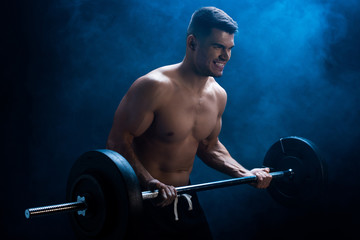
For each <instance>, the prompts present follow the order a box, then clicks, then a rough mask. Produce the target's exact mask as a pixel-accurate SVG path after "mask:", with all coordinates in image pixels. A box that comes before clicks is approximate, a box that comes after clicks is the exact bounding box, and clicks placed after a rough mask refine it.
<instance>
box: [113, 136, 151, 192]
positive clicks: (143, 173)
mask: <svg viewBox="0 0 360 240" xmlns="http://www.w3.org/2000/svg"><path fill="white" fill-rule="evenodd" d="M106 148H107V149H110V150H113V151H116V152H118V153H120V154H121V155H122V156H123V157H124V158H125V159H126V160H127V161H128V162H129V163H130V165H131V166H132V168H133V169H134V171H135V173H136V175H137V177H138V179H139V182H140V185H141V188H142V189H148V186H147V183H148V182H149V181H151V180H153V179H154V178H153V177H152V176H151V174H150V173H149V172H148V171H147V170H146V169H145V167H144V166H143V164H142V163H141V162H140V160H139V158H138V156H137V155H136V153H135V150H134V147H133V146H132V141H118V142H116V143H115V142H114V141H111V140H108V141H107V144H106Z"/></svg>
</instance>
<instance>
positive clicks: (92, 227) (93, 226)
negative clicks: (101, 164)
mask: <svg viewBox="0 0 360 240" xmlns="http://www.w3.org/2000/svg"><path fill="white" fill-rule="evenodd" d="M102 185H103V184H102V183H101V180H100V179H98V178H96V177H95V176H94V175H89V174H82V175H80V176H79V177H78V178H77V179H76V180H75V182H74V183H73V184H72V189H71V191H70V192H71V196H73V198H72V199H71V200H72V201H75V200H76V199H77V196H80V197H85V201H86V204H87V210H86V211H85V216H83V215H79V214H73V215H72V218H73V219H72V221H74V222H76V225H77V226H79V227H78V228H77V229H78V230H79V231H81V233H82V235H86V236H89V237H91V236H98V235H99V234H101V231H102V229H103V228H104V224H105V222H106V214H107V204H106V201H105V195H104V192H103V190H102V187H101V186H102ZM100 206H101V207H100Z"/></svg>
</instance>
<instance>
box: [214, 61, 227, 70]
mask: <svg viewBox="0 0 360 240" xmlns="http://www.w3.org/2000/svg"><path fill="white" fill-rule="evenodd" d="M213 63H214V65H215V68H216V69H217V70H219V71H223V70H224V67H225V62H219V61H214V62H213Z"/></svg>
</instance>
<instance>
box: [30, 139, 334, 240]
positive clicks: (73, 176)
mask: <svg viewBox="0 0 360 240" xmlns="http://www.w3.org/2000/svg"><path fill="white" fill-rule="evenodd" d="M263 165H264V166H266V167H269V168H270V169H271V170H272V172H271V173H270V174H271V175H272V177H273V180H272V181H271V184H270V187H269V188H268V192H269V193H270V195H271V196H272V197H273V198H274V199H275V200H276V201H277V202H279V203H281V204H282V205H284V206H288V207H297V206H301V207H302V206H306V205H311V204H312V203H314V202H316V200H317V199H319V198H320V197H321V196H322V193H323V192H324V189H325V186H326V179H327V174H326V167H325V162H324V160H323V159H322V158H321V156H320V154H319V151H318V149H317V147H316V146H315V145H314V144H313V143H312V142H311V141H309V140H307V139H305V138H301V137H286V138H281V139H280V140H278V141H277V142H275V143H274V144H273V145H272V146H271V147H270V149H269V150H268V151H267V153H266V155H265V158H264V163H263ZM255 181H256V176H249V177H242V178H232V179H226V180H220V181H215V182H208V183H201V184H195V185H189V186H183V187H177V188H176V190H177V192H178V194H182V193H190V192H199V191H205V190H210V189H215V188H222V187H226V186H233V185H239V184H243V183H252V182H255ZM157 195H158V192H157V191H145V192H141V188H140V184H139V182H138V179H137V177H136V174H135V172H134V170H133V169H132V167H131V166H130V164H129V163H128V161H127V160H126V159H125V158H123V157H122V156H121V155H120V154H118V153H117V152H114V151H111V150H108V149H102V150H95V151H89V152H86V153H84V154H82V155H81V156H80V157H79V158H78V159H77V160H76V161H75V163H74V165H73V166H72V168H71V171H70V174H69V177H68V182H67V188H66V201H67V203H64V204H58V205H51V206H46V207H39V208H29V209H26V211H25V212H26V213H25V215H26V218H32V217H34V216H46V215H52V214H55V213H60V212H68V213H69V217H70V221H71V225H72V228H73V230H74V232H75V234H76V235H77V236H78V238H79V239H123V238H124V236H125V235H127V234H128V232H130V231H131V230H132V229H133V228H134V227H135V226H136V222H137V220H138V218H139V216H140V215H141V211H142V202H143V200H146V199H153V198H156V197H157Z"/></svg>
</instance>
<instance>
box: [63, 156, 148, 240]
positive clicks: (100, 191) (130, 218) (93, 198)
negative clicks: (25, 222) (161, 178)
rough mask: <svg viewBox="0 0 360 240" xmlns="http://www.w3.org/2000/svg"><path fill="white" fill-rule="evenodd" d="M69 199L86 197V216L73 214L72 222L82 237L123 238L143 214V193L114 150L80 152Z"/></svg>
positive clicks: (130, 169) (127, 165)
mask: <svg viewBox="0 0 360 240" xmlns="http://www.w3.org/2000/svg"><path fill="white" fill-rule="evenodd" d="M66 196H67V201H76V199H77V196H84V197H85V199H86V203H87V204H88V209H87V210H86V213H85V216H81V215H78V213H72V214H71V215H70V220H71V225H72V227H73V230H74V232H75V234H76V235H77V237H78V238H79V239H123V238H124V237H125V235H126V234H127V233H128V230H129V229H131V228H132V227H133V225H134V219H135V218H136V217H137V216H138V215H139V214H140V213H141V208H142V196H141V189H140V185H139V183H138V179H137V177H136V174H135V172H134V170H133V169H132V168H131V166H130V164H129V163H128V162H127V160H126V159H125V158H123V157H122V156H121V155H120V154H118V153H117V152H114V151H111V150H107V149H106V150H105V149H104V150H95V151H90V152H86V153H84V154H83V155H81V156H80V157H79V158H78V159H77V161H76V162H75V163H74V165H73V167H72V169H71V171H70V174H69V178H68V183H67V190H66Z"/></svg>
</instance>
